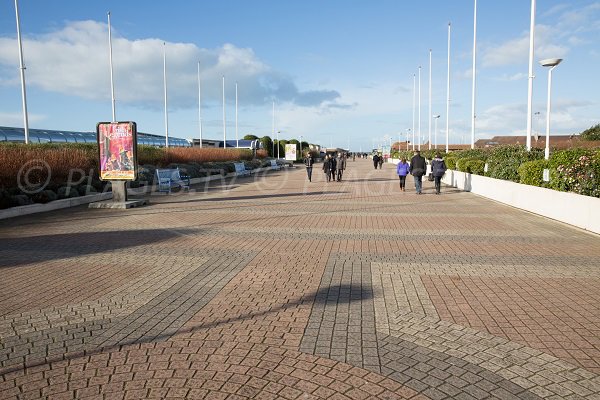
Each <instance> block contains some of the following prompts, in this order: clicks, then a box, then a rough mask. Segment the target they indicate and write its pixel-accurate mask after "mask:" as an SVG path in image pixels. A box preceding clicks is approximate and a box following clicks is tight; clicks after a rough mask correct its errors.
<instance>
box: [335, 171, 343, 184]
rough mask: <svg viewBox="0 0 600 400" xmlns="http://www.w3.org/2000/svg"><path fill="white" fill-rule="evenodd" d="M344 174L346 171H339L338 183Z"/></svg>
mask: <svg viewBox="0 0 600 400" xmlns="http://www.w3.org/2000/svg"><path fill="white" fill-rule="evenodd" d="M343 174H344V170H343V169H338V172H337V180H338V182H339V181H341V180H342V175H343Z"/></svg>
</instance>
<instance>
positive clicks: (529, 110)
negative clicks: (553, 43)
mask: <svg viewBox="0 0 600 400" xmlns="http://www.w3.org/2000/svg"><path fill="white" fill-rule="evenodd" d="M534 37H535V0H531V21H530V27H529V77H528V84H527V140H526V141H527V151H530V150H531V130H532V125H533V121H532V118H533V116H532V113H533V105H532V98H533V79H534V78H535V76H534V75H533V55H534V51H535V48H534V42H535V41H534Z"/></svg>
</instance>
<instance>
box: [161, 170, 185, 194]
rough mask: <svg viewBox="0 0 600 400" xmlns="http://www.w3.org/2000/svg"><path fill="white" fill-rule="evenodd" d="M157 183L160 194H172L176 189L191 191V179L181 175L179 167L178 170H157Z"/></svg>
mask: <svg viewBox="0 0 600 400" xmlns="http://www.w3.org/2000/svg"><path fill="white" fill-rule="evenodd" d="M156 181H157V186H158V191H159V192H167V193H171V189H172V188H175V187H179V188H181V189H187V190H190V177H189V176H186V175H181V174H180V173H179V167H178V168H176V169H157V170H156Z"/></svg>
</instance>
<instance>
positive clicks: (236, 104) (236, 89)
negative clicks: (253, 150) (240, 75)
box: [235, 82, 240, 147]
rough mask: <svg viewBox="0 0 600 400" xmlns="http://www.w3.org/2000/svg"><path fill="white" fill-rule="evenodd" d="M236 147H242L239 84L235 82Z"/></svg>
mask: <svg viewBox="0 0 600 400" xmlns="http://www.w3.org/2000/svg"><path fill="white" fill-rule="evenodd" d="M235 147H240V139H239V137H238V84H237V82H236V83H235Z"/></svg>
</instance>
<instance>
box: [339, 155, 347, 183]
mask: <svg viewBox="0 0 600 400" xmlns="http://www.w3.org/2000/svg"><path fill="white" fill-rule="evenodd" d="M345 169H346V156H344V155H343V154H341V153H340V154H339V156H338V159H337V181H338V182H341V180H342V175H343V174H344V170H345Z"/></svg>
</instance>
